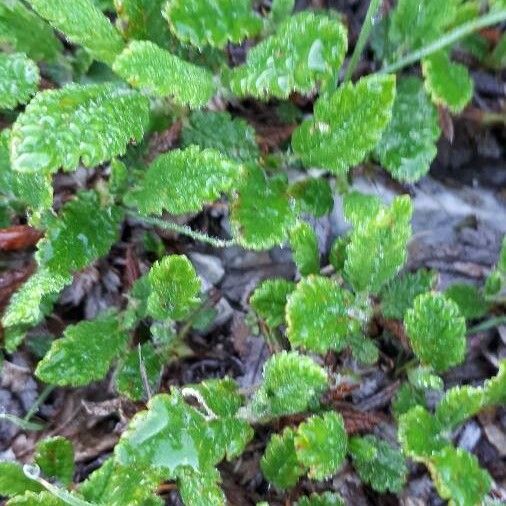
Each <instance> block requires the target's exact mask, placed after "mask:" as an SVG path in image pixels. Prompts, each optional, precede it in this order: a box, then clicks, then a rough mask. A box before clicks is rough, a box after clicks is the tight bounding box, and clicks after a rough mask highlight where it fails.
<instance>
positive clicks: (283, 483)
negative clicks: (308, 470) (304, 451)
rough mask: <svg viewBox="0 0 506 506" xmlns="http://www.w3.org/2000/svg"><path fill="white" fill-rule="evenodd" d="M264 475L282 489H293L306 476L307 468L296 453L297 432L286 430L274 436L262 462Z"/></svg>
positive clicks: (261, 466)
mask: <svg viewBox="0 0 506 506" xmlns="http://www.w3.org/2000/svg"><path fill="white" fill-rule="evenodd" d="M260 468H261V469H262V473H263V475H264V476H265V477H266V478H267V480H269V481H270V482H271V483H273V484H274V485H275V486H276V487H278V488H280V489H287V488H291V487H293V486H294V485H295V484H296V483H297V481H299V478H300V477H301V476H302V475H303V474H304V472H305V468H304V466H303V465H302V464H301V463H300V462H299V460H298V459H297V454H296V452H295V431H294V430H293V429H291V428H286V429H285V430H284V431H283V432H282V433H281V434H274V435H273V436H272V437H271V439H270V441H269V443H268V444H267V448H266V449H265V453H264V455H263V457H262V460H261V461H260Z"/></svg>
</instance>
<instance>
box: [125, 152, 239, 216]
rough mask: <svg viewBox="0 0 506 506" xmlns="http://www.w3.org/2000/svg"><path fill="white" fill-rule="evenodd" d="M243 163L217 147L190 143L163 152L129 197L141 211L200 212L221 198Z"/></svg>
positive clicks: (160, 212)
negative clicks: (182, 147) (223, 154)
mask: <svg viewBox="0 0 506 506" xmlns="http://www.w3.org/2000/svg"><path fill="white" fill-rule="evenodd" d="M240 171H241V166H240V165H239V164H238V163H237V162H234V161H232V160H228V159H227V158H224V157H223V156H222V155H221V154H220V152H219V151H217V150H215V149H204V150H202V149H200V148H199V147H198V146H190V147H188V148H186V149H183V150H179V149H175V150H172V151H169V152H168V153H165V154H163V155H160V156H159V157H158V158H157V159H156V160H155V161H154V162H153V163H152V164H151V165H150V166H149V167H148V170H147V171H146V173H145V174H144V177H143V178H142V179H141V180H140V181H139V182H138V183H137V185H136V186H135V187H134V188H133V189H132V190H131V191H130V193H129V194H127V196H126V199H125V200H126V202H127V203H128V204H131V205H135V206H136V207H137V208H138V209H139V211H140V212H141V214H145V215H147V214H158V215H160V214H162V212H163V211H164V210H167V211H169V212H170V213H172V214H184V213H188V212H196V211H200V210H201V209H202V208H203V206H204V204H206V203H208V202H213V201H215V200H216V199H218V198H219V196H220V194H221V193H222V192H225V191H227V190H229V189H230V187H231V186H232V184H233V183H234V181H236V180H237V179H238V178H239V176H240Z"/></svg>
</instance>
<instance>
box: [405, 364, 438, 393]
mask: <svg viewBox="0 0 506 506" xmlns="http://www.w3.org/2000/svg"><path fill="white" fill-rule="evenodd" d="M408 379H409V382H410V383H411V384H412V385H413V386H414V387H415V388H416V389H418V390H422V391H423V390H443V387H444V382H443V380H442V378H440V377H439V376H437V375H436V374H434V373H433V371H432V369H431V368H430V367H424V366H418V367H415V368H413V369H410V370H409V371H408Z"/></svg>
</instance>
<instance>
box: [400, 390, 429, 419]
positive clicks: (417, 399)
mask: <svg viewBox="0 0 506 506" xmlns="http://www.w3.org/2000/svg"><path fill="white" fill-rule="evenodd" d="M415 406H422V407H424V406H426V402H425V394H424V392H421V391H420V390H417V389H416V388H414V387H413V385H411V384H410V383H408V382H406V383H403V384H402V385H401V386H400V388H399V389H398V390H397V392H396V394H395V397H394V399H393V401H392V412H393V414H394V416H395V418H397V419H398V418H399V417H400V416H401V415H404V414H405V413H407V412H408V411H409V410H410V409H411V408H414V407H415Z"/></svg>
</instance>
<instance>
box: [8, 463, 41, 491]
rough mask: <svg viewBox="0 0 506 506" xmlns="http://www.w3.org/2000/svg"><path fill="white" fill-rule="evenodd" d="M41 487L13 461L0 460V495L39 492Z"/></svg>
mask: <svg viewBox="0 0 506 506" xmlns="http://www.w3.org/2000/svg"><path fill="white" fill-rule="evenodd" d="M42 490H43V488H42V486H41V485H39V484H38V483H37V482H36V481H34V480H31V479H30V478H28V477H27V476H25V473H24V472H23V469H22V467H21V466H20V465H19V464H16V463H15V462H0V496H7V497H13V496H15V495H18V494H24V493H25V492H28V491H33V492H40V491H42Z"/></svg>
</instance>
